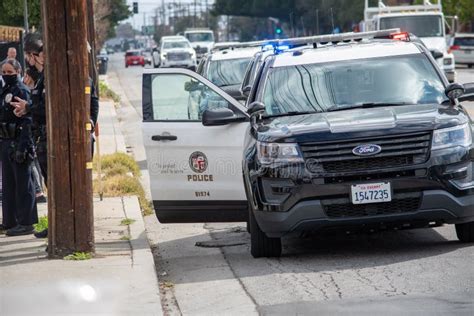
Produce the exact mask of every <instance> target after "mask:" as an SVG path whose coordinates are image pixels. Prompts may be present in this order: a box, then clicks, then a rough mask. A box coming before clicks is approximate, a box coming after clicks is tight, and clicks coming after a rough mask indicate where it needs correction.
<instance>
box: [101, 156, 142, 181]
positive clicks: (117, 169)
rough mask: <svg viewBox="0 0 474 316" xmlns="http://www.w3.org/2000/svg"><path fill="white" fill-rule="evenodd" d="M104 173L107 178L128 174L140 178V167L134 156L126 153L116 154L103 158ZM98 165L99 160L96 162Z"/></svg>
mask: <svg viewBox="0 0 474 316" xmlns="http://www.w3.org/2000/svg"><path fill="white" fill-rule="evenodd" d="M101 163H102V172H104V174H105V175H106V176H113V175H117V174H126V173H127V172H131V173H132V174H133V175H134V176H135V177H140V176H141V172H140V167H139V166H138V164H137V163H136V162H135V160H134V159H133V157H132V156H130V155H127V154H126V153H115V154H112V155H104V156H102V157H101ZM95 164H97V159H96V160H95Z"/></svg>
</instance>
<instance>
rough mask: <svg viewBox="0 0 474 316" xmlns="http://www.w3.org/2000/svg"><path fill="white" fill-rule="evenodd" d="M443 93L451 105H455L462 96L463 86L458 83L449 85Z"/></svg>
mask: <svg viewBox="0 0 474 316" xmlns="http://www.w3.org/2000/svg"><path fill="white" fill-rule="evenodd" d="M444 93H445V94H446V96H447V97H448V98H449V100H450V101H451V104H452V105H455V104H456V101H457V99H459V98H460V97H461V96H462V95H463V94H464V86H463V85H462V84H459V83H451V84H450V85H449V86H447V87H446V90H445V91H444Z"/></svg>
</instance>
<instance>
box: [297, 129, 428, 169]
mask: <svg viewBox="0 0 474 316" xmlns="http://www.w3.org/2000/svg"><path fill="white" fill-rule="evenodd" d="M364 144H375V145H379V146H380V147H382V151H381V152H380V153H379V154H377V155H375V156H366V157H360V156H356V155H354V154H353V153H352V150H353V149H354V148H355V147H357V146H360V145H364ZM300 146H301V150H302V151H303V156H304V158H305V160H306V162H307V166H308V169H309V170H310V171H311V172H317V173H342V172H354V171H355V172H358V171H366V170H373V169H387V168H396V167H404V166H410V165H416V164H422V163H424V162H426V161H427V160H428V158H429V152H430V146H431V133H414V134H405V135H392V136H383V137H377V138H367V139H362V140H346V141H338V142H326V143H302V144H300Z"/></svg>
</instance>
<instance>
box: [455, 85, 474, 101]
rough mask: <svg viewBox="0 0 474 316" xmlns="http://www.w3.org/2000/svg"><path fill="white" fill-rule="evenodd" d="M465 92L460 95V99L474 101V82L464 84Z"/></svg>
mask: <svg viewBox="0 0 474 316" xmlns="http://www.w3.org/2000/svg"><path fill="white" fill-rule="evenodd" d="M463 86H464V94H463V95H462V96H460V97H459V101H474V82H469V83H465V84H463Z"/></svg>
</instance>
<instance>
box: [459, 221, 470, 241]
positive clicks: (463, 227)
mask: <svg viewBox="0 0 474 316" xmlns="http://www.w3.org/2000/svg"><path fill="white" fill-rule="evenodd" d="M456 235H457V236H458V239H459V241H461V242H474V222H469V223H463V224H456Z"/></svg>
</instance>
